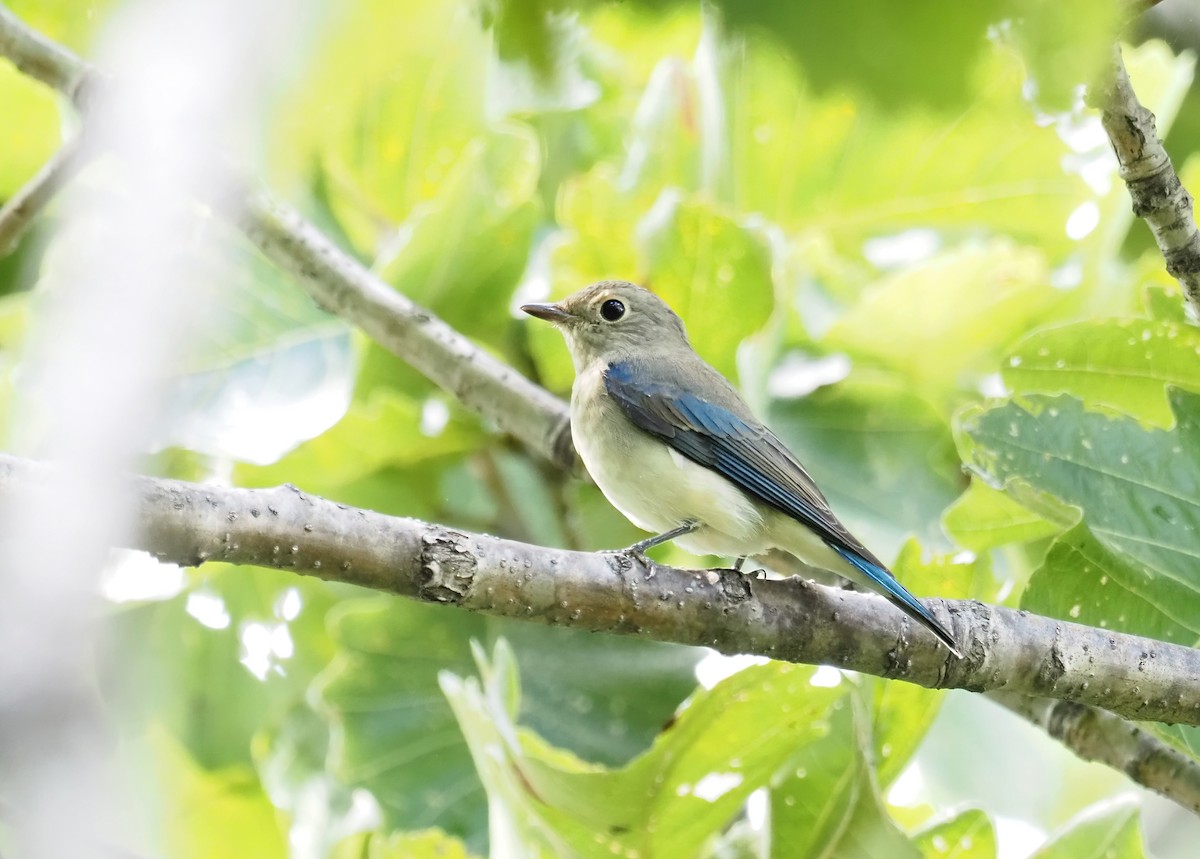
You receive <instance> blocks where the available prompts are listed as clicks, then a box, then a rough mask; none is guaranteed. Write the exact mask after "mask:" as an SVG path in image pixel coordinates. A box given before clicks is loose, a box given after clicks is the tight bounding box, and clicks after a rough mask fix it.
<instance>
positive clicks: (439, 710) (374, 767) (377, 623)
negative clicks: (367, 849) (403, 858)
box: [314, 598, 485, 846]
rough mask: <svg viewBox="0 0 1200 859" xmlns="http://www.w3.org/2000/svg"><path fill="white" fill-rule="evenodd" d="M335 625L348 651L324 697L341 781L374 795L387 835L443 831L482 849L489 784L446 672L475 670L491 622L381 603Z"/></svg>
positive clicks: (318, 687) (361, 605)
mask: <svg viewBox="0 0 1200 859" xmlns="http://www.w3.org/2000/svg"><path fill="white" fill-rule="evenodd" d="M330 623H331V629H332V635H333V638H334V640H335V642H336V643H337V645H338V649H337V652H336V656H335V657H334V660H333V661H332V663H331V664H330V665H329V667H328V668H327V669H326V670H325V671H324V672H323V673H322V674H321V676H320V677H318V678H317V680H316V681H315V683H314V694H315V695H316V698H317V700H318V701H319V703H320V708H321V710H322V712H323V713H324V714H325V716H326V718H327V719H329V721H330V723H331V726H332V731H333V746H332V748H331V766H332V768H333V772H334V773H335V775H336V777H337V778H338V780H339V781H341V782H343V783H345V784H347V785H351V786H355V787H365V788H366V789H368V790H369V791H370V792H371V793H372V794H373V795H374V796H375V798H376V799H377V800H378V802H379V804H380V806H381V807H382V809H383V812H384V824H385V826H386V828H387V829H424V828H428V827H434V826H436V827H439V828H441V829H444V830H446V831H447V832H451V833H453V834H455V835H458V836H460V837H463V838H465V839H466V840H467V842H468V843H469V844H471V845H472V846H479V845H482V843H483V833H484V831H485V823H484V820H485V818H484V797H483V793H482V788H481V786H480V784H479V780H478V779H477V778H476V776H475V773H474V768H473V767H472V766H471V759H470V755H469V754H468V752H467V749H466V746H465V745H464V744H463V740H462V734H461V733H460V732H459V730H458V728H457V726H456V725H455V724H454V722H453V719H452V718H451V715H450V712H449V709H448V708H447V706H446V702H445V699H444V698H443V697H442V696H441V694H440V693H439V692H438V688H437V675H438V673H439V672H440V671H443V670H459V671H465V670H467V669H468V668H469V667H470V666H471V664H472V663H471V652H470V647H469V645H468V641H469V640H470V638H471V637H472V636H475V637H481V636H483V635H484V634H485V621H484V619H483V618H481V617H478V616H476V615H471V614H468V613H466V612H453V611H448V610H447V609H445V608H443V607H440V606H430V605H418V604H412V603H407V602H402V601H399V600H396V599H386V598H379V599H372V600H363V601H357V602H349V603H345V604H343V605H342V606H340V607H339V610H338V611H337V612H336V613H334V614H333V616H332V617H331V621H330Z"/></svg>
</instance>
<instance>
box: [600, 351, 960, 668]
mask: <svg viewBox="0 0 1200 859" xmlns="http://www.w3.org/2000/svg"><path fill="white" fill-rule="evenodd" d="M693 370H695V371H698V372H702V373H705V374H711V378H710V379H708V380H707V381H709V382H710V387H712V389H713V390H715V391H717V392H718V393H719V395H720V396H722V397H724V398H725V399H726V400H727V401H728V402H729V403H730V404H731V406H732V408H738V406H734V405H733V403H734V402H736V395H734V394H732V391H731V390H729V389H727V383H726V382H725V380H724V379H723V378H721V376H720V375H719V374H717V372H716V371H715V370H713V369H711V368H710V367H708V366H707V365H704V364H699V365H698V369H696V368H693ZM680 376H681V373H680V370H679V367H678V366H675V365H671V364H659V365H655V364H651V363H648V362H640V361H639V362H635V361H618V362H614V363H612V364H610V365H609V366H608V368H607V370H606V372H605V374H604V385H605V389H606V390H607V391H608V394H609V396H610V397H611V398H612V399H613V401H614V402H615V403H616V404H617V405H618V406H620V408H621V410H622V411H623V412H624V414H625V416H626V417H628V418H629V420H630V421H632V422H633V424H634V425H635V426H637V427H638V428H640V429H642V430H643V431H645V432H647V433H649V434H650V435H653V436H656V437H658V438H660V439H662V440H663V441H664V442H666V443H667V444H669V445H670V446H671V447H673V448H674V449H675V450H677V451H679V452H680V453H681V454H683V455H684V456H686V457H687V458H688V459H690V460H692V461H693V462H697V463H699V464H700V465H703V466H705V467H707V468H711V469H712V470H713V471H715V472H717V473H718V474H720V475H722V476H724V477H725V478H726V479H727V480H729V481H730V482H732V483H733V484H735V485H736V486H738V487H739V488H741V489H742V490H743V491H744V492H746V493H747V494H749V495H752V496H754V497H755V498H758V499H760V500H761V501H764V502H766V503H767V504H770V505H771V506H772V507H775V508H776V509H777V510H781V511H783V512H784V513H786V514H787V515H789V516H791V517H793V518H794V519H797V520H799V521H800V522H802V523H804V524H805V525H807V526H808V527H809V528H811V529H812V530H813V531H814V532H816V534H817V535H818V536H819V537H820V538H821V539H822V540H824V541H825V542H826V543H827V544H828V545H829V546H830V547H831V548H832V549H833V550H834V551H835V552H837V553H838V554H839V555H841V556H842V557H843V558H844V559H845V560H846V561H847V562H848V563H849V564H850V565H851V566H853V567H854V568H855V569H857V570H858V571H859V572H861V573H862V574H863V575H864V576H866V577H867V578H869V579H870V580H871V581H872V582H874V583H875V585H876V587H877V588H878V590H879V591H880V593H882V594H883V595H884V596H886V597H887V598H888V599H889V600H891V601H892V602H893V603H894V604H895V605H897V606H898V607H899V608H901V609H902V610H903V611H904V612H905V613H906V614H908V615H910V616H911V617H913V618H915V619H917V620H919V621H921V622H922V623H923V624H924V625H925V626H926V627H928V628H929V630H930V631H932V632H933V634H934V635H936V636H937V637H938V638H939V639H941V641H942V642H943V643H945V644H946V646H947V647H949V648H950V650H951V652H953V653H955V654H956V655H959V651H958V648H957V646H956V645H955V642H954V638H953V637H952V636H951V635H950V633H949V632H948V631H947V630H946V629H945V628H944V627H943V626H942V625H941V624H940V623H938V621H937V620H936V619H935V618H934V617H933V615H932V614H931V613H930V612H929V610H928V609H927V608H925V606H923V605H922V604H921V603H920V601H919V600H917V599H916V597H914V596H913V595H912V594H910V593H909V592H908V591H907V590H905V589H904V586H903V585H901V584H900V583H899V582H898V581H896V579H895V577H894V576H892V574H891V573H890V572H889V571H888V569H887V567H886V566H884V565H883V563H881V562H880V561H879V559H878V558H876V557H875V556H874V555H872V554H871V552H870V551H868V549H867V548H866V547H865V546H863V544H862V543H860V542H859V541H858V540H857V539H856V538H855V537H854V535H853V534H851V533H850V532H849V531H848V530H846V526H844V525H843V524H842V523H841V522H839V521H838V519H837V517H836V516H834V515H833V511H832V510H831V509H830V508H829V503H828V502H827V501H826V500H825V496H824V495H822V494H821V490H820V489H818V488H817V485H816V484H815V483H814V482H813V479H812V478H811V477H809V475H808V472H807V471H805V470H804V466H802V465H801V464H800V462H799V461H798V460H797V459H796V457H795V456H794V455H793V454H792V452H791V451H789V450H788V449H787V448H786V447H785V446H784V444H783V442H781V441H780V440H779V439H778V438H777V437H776V436H775V434H774V433H772V432H771V431H770V430H769V429H768V428H767V427H765V426H764V425H763V424H761V423H759V422H758V421H756V420H754V419H753V418H752V417H750V416H749V414H746V413H744V414H743V415H739V414H737V413H735V412H734V411H733V410H732V408H727V407H726V406H723V405H719V404H717V403H714V402H712V401H710V400H708V399H703V398H701V397H699V396H697V395H696V394H694V393H692V392H691V391H690V390H688V389H687V388H685V387H684V385H683V384H682V382H681V379H680V378H679V377H680ZM739 411H743V412H744V406H743V407H740V408H739Z"/></svg>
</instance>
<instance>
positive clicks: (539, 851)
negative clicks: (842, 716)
mask: <svg viewBox="0 0 1200 859" xmlns="http://www.w3.org/2000/svg"><path fill="white" fill-rule="evenodd" d="M505 651H506V648H502V647H498V649H497V657H496V662H495V663H494V664H493V665H492V666H488V665H486V664H485V665H484V666H483V668H484V678H485V679H484V683H483V685H482V686H481V685H480V684H479V683H478V682H477V681H476V680H474V679H468V680H462V679H460V678H459V677H457V676H454V675H451V674H446V675H444V676H443V678H442V687H443V689H444V690H445V692H446V695H447V697H448V698H449V699H450V701H451V704H452V705H453V707H454V710H455V714H456V715H457V717H458V719H459V722H460V724H461V725H462V727H463V731H464V732H465V733H466V735H467V737H468V741H469V742H470V744H471V748H472V751H473V753H474V755H475V760H476V763H477V765H478V766H479V768H480V774H481V777H482V778H483V780H484V783H485V784H486V785H487V786H488V791H489V796H490V797H492V798H493V800H494V802H493V806H492V813H493V821H492V826H493V833H495V832H497V831H499V832H503V833H504V834H505V835H506V837H507V838H509V839H511V841H509V842H507V843H506V844H504V845H503V846H502V847H498V846H497V845H496V843H495V840H493V849H498V850H500V851H501V852H503V851H504V849H506V848H507V849H509V850H511V851H513V852H514V855H517V854H519V855H526V856H580V857H593V856H594V857H600V856H611V855H613V853H614V852H615V853H617V854H618V855H620V854H622V853H624V852H628V851H630V850H632V851H634V852H637V853H639V854H640V855H647V856H651V855H678V856H691V855H695V854H696V852H697V851H698V850H699V849H700V847H701V846H702V845H703V844H704V842H705V841H706V840H707V839H708V838H710V837H711V836H712V835H713V834H714V833H716V832H718V831H720V830H722V829H723V828H724V827H725V826H726V824H727V823H728V822H729V820H730V819H731V818H732V817H733V815H734V814H735V813H736V812H737V810H738V809H739V808H740V807H741V805H742V803H743V802H744V801H745V799H746V797H747V796H748V795H749V794H750V793H751V792H752V791H753V790H755V789H756V788H758V787H760V786H762V785H764V784H765V783H766V782H767V781H768V780H769V779H770V777H771V776H772V774H773V773H775V772H776V771H778V770H779V769H780V768H781V767H782V766H784V765H786V761H787V760H788V759H789V758H790V757H791V756H792V755H794V754H795V753H796V752H797V750H799V749H801V748H803V747H804V746H805V745H806V744H807V743H809V742H811V741H812V740H814V739H816V738H818V737H820V736H822V735H823V734H824V733H825V732H826V731H827V730H828V724H827V723H826V722H825V714H826V712H827V711H828V709H829V707H830V706H831V705H832V703H833V702H834V701H835V700H837V699H838V698H839V697H841V695H842V691H841V690H840V689H829V688H827V687H817V686H813V685H811V683H810V682H809V681H810V679H811V677H812V674H813V670H812V669H808V668H802V667H799V666H794V665H784V664H778V663H771V664H768V665H761V666H755V667H752V668H748V669H746V670H744V671H741V672H739V673H737V674H735V675H733V676H732V677H730V678H728V679H726V680H724V681H722V682H721V683H720V684H718V685H717V686H716V687H714V688H713V689H712V690H708V691H701V692H697V693H696V695H695V696H694V697H693V698H692V699H691V701H690V702H689V704H688V706H687V707H686V708H685V709H684V710H683V712H682V713H681V714H680V715H679V716H678V717H677V719H676V720H675V721H674V722H673V723H671V724H670V725H669V726H668V727H667V728H666V729H665V730H664V731H663V733H662V734H660V736H659V737H658V739H657V740H656V741H655V743H654V745H653V746H652V747H651V748H650V750H649V751H647V752H646V753H645V754H643V755H642V756H640V757H638V758H636V759H635V760H634V761H632V762H631V763H630V764H629V765H628V766H626V767H624V768H622V769H619V770H604V769H602V768H599V767H595V766H593V765H588V764H585V763H583V762H581V761H579V760H578V759H575V758H574V757H572V756H570V755H568V754H566V753H565V752H564V751H562V750H559V749H555V748H553V747H551V746H549V745H548V744H547V743H545V741H544V740H542V739H541V738H539V737H537V736H536V735H535V734H532V733H531V732H528V731H521V732H518V731H517V729H516V726H515V725H513V723H512V721H511V713H510V712H509V709H508V707H507V706H506V705H505V703H504V701H505V696H504V695H503V694H501V693H502V690H504V689H507V688H509V687H510V685H511V683H512V682H513V679H514V678H513V675H512V671H513V670H514V669H513V668H512V667H511V665H509V667H508V668H505V667H504V666H505V665H506V664H508V663H509V662H510V657H507V656H506V655H505ZM497 815H499V816H500V817H499V818H497ZM500 820H502V821H503V822H499V821H500Z"/></svg>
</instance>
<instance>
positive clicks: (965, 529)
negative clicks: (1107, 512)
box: [942, 480, 1062, 552]
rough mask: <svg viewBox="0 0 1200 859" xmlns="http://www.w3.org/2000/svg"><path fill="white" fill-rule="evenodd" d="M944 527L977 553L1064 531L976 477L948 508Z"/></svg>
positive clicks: (957, 539) (958, 541)
mask: <svg viewBox="0 0 1200 859" xmlns="http://www.w3.org/2000/svg"><path fill="white" fill-rule="evenodd" d="M942 528H943V529H944V530H945V532H946V533H947V534H948V535H950V537H951V538H952V539H953V540H954V541H955V542H956V543H958V544H960V545H962V546H966V547H967V548H968V549H971V550H972V551H975V552H986V551H987V550H988V549H995V548H997V547H999V546H1004V545H1007V544H1009V543H1028V542H1031V541H1034V540H1041V539H1044V538H1046V537H1052V536H1054V535H1055V534H1057V533H1058V532H1059V531H1061V530H1062V528H1061V527H1060V526H1059V525H1058V524H1056V523H1054V522H1051V521H1049V520H1047V519H1043V518H1042V517H1041V516H1039V515H1038V514H1037V513H1034V512H1033V511H1031V510H1030V509H1029V508H1028V507H1025V506H1024V505H1022V504H1020V503H1019V502H1017V501H1016V500H1014V499H1013V498H1012V497H1011V496H1010V495H1007V494H1005V493H1004V492H1001V491H999V490H997V489H993V488H992V487H990V486H988V485H987V484H986V483H984V482H983V481H982V480H972V481H971V485H970V486H968V487H967V491H966V492H964V493H963V494H962V495H960V496H959V497H958V498H957V499H956V500H955V502H954V503H953V504H951V505H950V506H949V507H948V508H946V512H945V513H944V514H942Z"/></svg>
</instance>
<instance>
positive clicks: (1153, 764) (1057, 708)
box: [988, 692, 1200, 814]
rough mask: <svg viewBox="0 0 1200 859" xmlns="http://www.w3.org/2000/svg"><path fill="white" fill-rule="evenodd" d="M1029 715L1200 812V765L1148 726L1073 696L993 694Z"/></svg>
mask: <svg viewBox="0 0 1200 859" xmlns="http://www.w3.org/2000/svg"><path fill="white" fill-rule="evenodd" d="M988 697H989V698H991V699H992V700H993V701H995V702H996V703H998V704H1000V705H1002V706H1004V707H1007V708H1008V709H1009V710H1012V711H1013V712H1014V713H1016V714H1017V715H1019V716H1022V717H1023V718H1025V719H1028V720H1029V721H1030V722H1032V723H1033V724H1034V725H1036V726H1037V727H1039V728H1041V729H1042V730H1044V731H1045V732H1046V733H1048V734H1049V735H1050V736H1052V737H1054V738H1055V739H1056V740H1059V741H1060V742H1061V743H1062V744H1063V745H1064V746H1066V747H1067V748H1068V749H1070V750H1071V751H1072V752H1074V753H1075V754H1076V755H1078V756H1079V757H1081V758H1082V759H1083V760H1085V761H1095V762H1096V763H1101V764H1105V765H1106V766H1109V767H1112V768H1113V769H1115V770H1119V771H1120V772H1123V773H1125V774H1126V775H1127V776H1129V778H1131V779H1132V780H1133V781H1135V782H1137V783H1138V784H1140V785H1142V786H1143V787H1147V788H1149V789H1150V790H1152V791H1155V792H1156V793H1159V794H1161V795H1162V796H1165V797H1166V798H1167V799H1170V800H1172V801H1173V802H1176V803H1178V804H1179V805H1181V806H1182V807H1183V808H1186V809H1187V810H1188V811H1191V812H1194V813H1196V814H1200V765H1197V764H1196V762H1195V761H1193V760H1191V759H1190V758H1189V757H1188V756H1187V755H1185V754H1183V753H1182V752H1179V751H1176V750H1175V749H1173V748H1171V747H1170V746H1169V745H1167V744H1166V743H1164V742H1163V741H1162V740H1160V739H1158V738H1157V737H1155V736H1154V735H1153V734H1151V733H1150V732H1149V731H1146V730H1144V729H1143V728H1139V727H1138V726H1137V725H1131V724H1130V723H1129V722H1127V721H1125V720H1124V719H1122V718H1120V717H1119V716H1114V715H1113V714H1112V713H1108V712H1105V711H1104V710H1099V709H1097V708H1095V707H1089V706H1087V705H1085V704H1079V703H1076V702H1074V701H1051V700H1049V699H1047V698H1029V697H1026V696H1024V695H1017V694H1014V693H1012V692H992V693H989V694H988Z"/></svg>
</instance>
